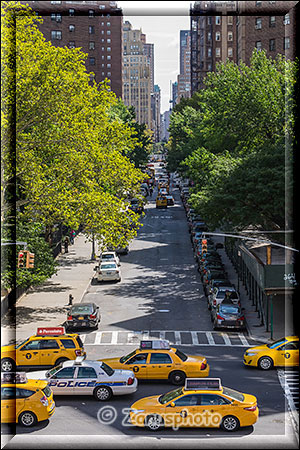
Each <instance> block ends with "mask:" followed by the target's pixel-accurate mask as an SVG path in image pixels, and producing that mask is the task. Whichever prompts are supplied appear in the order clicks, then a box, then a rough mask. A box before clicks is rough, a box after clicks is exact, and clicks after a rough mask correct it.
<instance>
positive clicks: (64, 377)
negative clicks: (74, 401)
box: [49, 366, 77, 395]
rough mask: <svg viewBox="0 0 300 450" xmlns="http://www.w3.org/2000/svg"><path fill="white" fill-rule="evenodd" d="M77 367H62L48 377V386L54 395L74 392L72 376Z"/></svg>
mask: <svg viewBox="0 0 300 450" xmlns="http://www.w3.org/2000/svg"><path fill="white" fill-rule="evenodd" d="M76 369H77V367H74V366H73V367H72V366H71V367H64V368H62V369H61V370H59V371H58V372H56V373H55V374H54V375H53V376H52V377H51V378H50V379H49V386H50V387H51V389H52V390H53V393H54V394H56V395H73V394H74V377H75V374H76V373H75V372H76Z"/></svg>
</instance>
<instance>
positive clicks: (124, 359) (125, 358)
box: [120, 350, 136, 363]
mask: <svg viewBox="0 0 300 450" xmlns="http://www.w3.org/2000/svg"><path fill="white" fill-rule="evenodd" d="M135 353H136V350H134V352H131V353H129V355H126V356H122V358H120V363H124V362H126V361H127V359H129V358H131V357H132V356H134V355H135Z"/></svg>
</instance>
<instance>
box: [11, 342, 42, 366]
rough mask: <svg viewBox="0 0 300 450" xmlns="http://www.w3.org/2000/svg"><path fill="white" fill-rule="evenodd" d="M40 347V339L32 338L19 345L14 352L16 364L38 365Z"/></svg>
mask: <svg viewBox="0 0 300 450" xmlns="http://www.w3.org/2000/svg"><path fill="white" fill-rule="evenodd" d="M40 348H41V340H40V339H34V340H32V341H29V342H27V343H26V344H25V345H23V346H22V347H20V348H19V349H18V350H17V353H16V359H17V366H31V365H33V366H39V365H40V360H41V350H40Z"/></svg>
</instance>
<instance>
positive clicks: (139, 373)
mask: <svg viewBox="0 0 300 450" xmlns="http://www.w3.org/2000/svg"><path fill="white" fill-rule="evenodd" d="M148 360H149V353H137V354H136V355H134V356H133V357H132V358H130V359H129V360H128V361H126V363H125V364H124V369H125V370H132V371H133V373H134V374H135V376H136V378H148V370H147V366H148V364H147V361H148Z"/></svg>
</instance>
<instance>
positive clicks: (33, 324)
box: [1, 235, 95, 345]
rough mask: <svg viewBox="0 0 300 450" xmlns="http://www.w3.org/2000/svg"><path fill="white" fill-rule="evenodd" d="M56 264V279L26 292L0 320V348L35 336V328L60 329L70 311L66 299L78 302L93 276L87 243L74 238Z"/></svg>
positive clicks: (84, 240)
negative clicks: (0, 345) (59, 326)
mask: <svg viewBox="0 0 300 450" xmlns="http://www.w3.org/2000/svg"><path fill="white" fill-rule="evenodd" d="M58 263H59V267H58V271H57V275H53V276H52V277H51V278H50V279H49V280H47V281H45V282H44V283H43V284H42V285H41V286H36V287H33V288H30V290H29V291H28V293H27V294H24V295H23V296H22V297H21V298H19V299H18V300H17V304H16V309H15V312H8V313H7V314H6V316H4V317H3V319H2V327H1V338H2V345H5V344H8V343H10V342H11V341H13V340H16V341H22V340H24V339H26V338H27V337H28V336H30V335H32V334H35V333H36V330H37V327H38V326H48V327H52V326H58V325H62V324H63V323H64V322H65V320H66V314H67V311H68V309H69V308H70V307H69V306H67V305H68V303H69V295H70V294H72V295H73V297H74V300H73V303H79V302H80V301H81V299H82V297H83V295H84V293H85V291H86V289H87V288H88V286H89V283H90V281H91V279H92V278H93V275H94V271H93V268H94V266H95V261H91V243H90V242H88V241H86V239H85V237H84V236H83V235H78V236H77V237H76V238H75V243H74V245H70V246H69V252H68V253H66V254H61V255H60V256H59V257H58ZM14 322H15V325H16V332H15V330H14Z"/></svg>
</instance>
